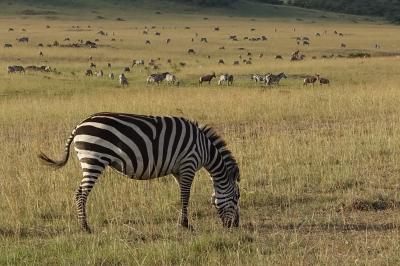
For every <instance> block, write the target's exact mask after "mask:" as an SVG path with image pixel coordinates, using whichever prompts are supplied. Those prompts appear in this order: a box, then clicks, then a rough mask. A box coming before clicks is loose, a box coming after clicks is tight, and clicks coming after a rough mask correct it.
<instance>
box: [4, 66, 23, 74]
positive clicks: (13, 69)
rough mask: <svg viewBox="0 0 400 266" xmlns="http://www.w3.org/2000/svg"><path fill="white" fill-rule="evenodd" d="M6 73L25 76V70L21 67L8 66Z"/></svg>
mask: <svg viewBox="0 0 400 266" xmlns="http://www.w3.org/2000/svg"><path fill="white" fill-rule="evenodd" d="M7 72H8V73H9V74H10V73H16V72H19V73H24V74H25V68H24V67H23V66H8V67H7Z"/></svg>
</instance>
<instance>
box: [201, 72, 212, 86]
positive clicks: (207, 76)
mask: <svg viewBox="0 0 400 266" xmlns="http://www.w3.org/2000/svg"><path fill="white" fill-rule="evenodd" d="M213 78H215V72H213V73H212V74H211V75H205V76H202V77H200V79H199V84H200V85H202V84H203V82H208V84H211V80H212V79H213Z"/></svg>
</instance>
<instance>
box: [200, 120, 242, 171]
mask: <svg viewBox="0 0 400 266" xmlns="http://www.w3.org/2000/svg"><path fill="white" fill-rule="evenodd" d="M195 123H196V125H197V126H198V127H199V129H200V131H201V132H203V133H204V135H206V136H207V138H209V139H210V141H211V143H212V144H214V146H215V147H216V148H217V149H218V151H219V152H220V153H221V155H222V157H223V158H224V160H225V162H226V163H228V164H230V165H237V163H236V159H235V157H234V156H233V154H232V152H231V151H230V150H229V149H228V146H227V144H226V142H225V140H224V139H223V138H222V137H221V136H220V135H218V133H217V132H216V131H215V129H214V128H213V127H211V126H209V125H199V124H198V123H197V122H195Z"/></svg>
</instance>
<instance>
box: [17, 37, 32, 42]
mask: <svg viewBox="0 0 400 266" xmlns="http://www.w3.org/2000/svg"><path fill="white" fill-rule="evenodd" d="M17 41H18V42H20V43H28V42H29V38H28V37H21V38H17Z"/></svg>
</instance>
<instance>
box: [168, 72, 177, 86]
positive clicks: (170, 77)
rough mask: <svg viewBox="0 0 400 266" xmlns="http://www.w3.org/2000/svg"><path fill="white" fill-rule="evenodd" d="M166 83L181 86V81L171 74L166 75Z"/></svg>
mask: <svg viewBox="0 0 400 266" xmlns="http://www.w3.org/2000/svg"><path fill="white" fill-rule="evenodd" d="M165 81H166V82H167V84H174V85H175V84H176V85H178V86H179V80H178V79H177V78H176V76H175V75H173V74H170V73H168V74H166V75H165Z"/></svg>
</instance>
